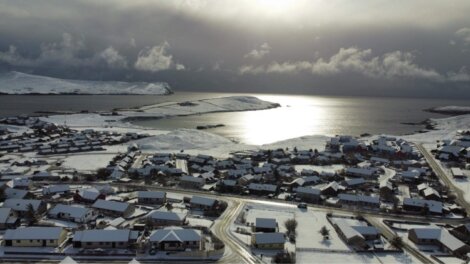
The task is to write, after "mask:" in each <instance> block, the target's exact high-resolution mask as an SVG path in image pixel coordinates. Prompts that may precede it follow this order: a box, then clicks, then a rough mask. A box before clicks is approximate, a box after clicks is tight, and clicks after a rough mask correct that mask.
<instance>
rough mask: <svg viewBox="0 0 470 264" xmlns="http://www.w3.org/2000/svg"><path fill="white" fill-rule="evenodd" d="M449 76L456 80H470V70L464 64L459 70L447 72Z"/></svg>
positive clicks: (450, 78) (451, 79)
mask: <svg viewBox="0 0 470 264" xmlns="http://www.w3.org/2000/svg"><path fill="white" fill-rule="evenodd" d="M447 78H448V79H449V80H450V81H454V82H470V71H468V70H467V67H465V66H463V67H462V68H460V70H459V71H458V72H449V73H447Z"/></svg>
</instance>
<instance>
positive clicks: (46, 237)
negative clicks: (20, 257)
mask: <svg viewBox="0 0 470 264" xmlns="http://www.w3.org/2000/svg"><path fill="white" fill-rule="evenodd" d="M66 237H67V232H66V231H65V229H63V228H62V227H23V228H17V229H8V230H7V231H6V232H5V235H4V236H3V240H4V241H5V246H6V247H58V246H60V245H61V244H62V243H63V242H64V241H65V239H66Z"/></svg>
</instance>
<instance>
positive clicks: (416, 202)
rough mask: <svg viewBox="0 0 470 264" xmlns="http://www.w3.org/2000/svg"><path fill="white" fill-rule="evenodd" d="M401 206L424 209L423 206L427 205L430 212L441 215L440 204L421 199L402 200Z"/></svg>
mask: <svg viewBox="0 0 470 264" xmlns="http://www.w3.org/2000/svg"><path fill="white" fill-rule="evenodd" d="M403 205H409V206H416V207H424V206H425V205H427V206H428V208H429V211H430V212H434V213H442V203H441V202H438V201H432V200H423V199H416V198H405V199H403Z"/></svg>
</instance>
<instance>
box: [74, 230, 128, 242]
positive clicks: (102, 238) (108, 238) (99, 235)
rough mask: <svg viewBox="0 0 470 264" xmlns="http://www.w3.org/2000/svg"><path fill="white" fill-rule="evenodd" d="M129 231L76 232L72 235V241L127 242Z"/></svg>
mask: <svg viewBox="0 0 470 264" xmlns="http://www.w3.org/2000/svg"><path fill="white" fill-rule="evenodd" d="M130 234H131V231H130V230H129V229H114V230H110V229H106V230H104V229H103V230H99V229H93V230H84V231H76V232H75V233H74V235H73V241H74V242H75V241H80V242H127V241H129V237H130Z"/></svg>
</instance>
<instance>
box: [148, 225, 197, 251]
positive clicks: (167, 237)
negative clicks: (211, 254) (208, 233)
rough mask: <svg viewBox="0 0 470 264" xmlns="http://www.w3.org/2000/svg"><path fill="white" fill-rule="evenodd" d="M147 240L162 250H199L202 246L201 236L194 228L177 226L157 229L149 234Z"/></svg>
mask: <svg viewBox="0 0 470 264" xmlns="http://www.w3.org/2000/svg"><path fill="white" fill-rule="evenodd" d="M149 242H150V243H151V245H152V246H153V247H155V248H157V249H158V250H164V251H184V250H188V249H191V250H201V249H202V248H203V244H202V236H201V234H200V233H199V232H198V231H196V230H195V229H182V228H177V227H169V228H165V229H158V230H155V231H153V232H152V233H151V234H150V237H149Z"/></svg>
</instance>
